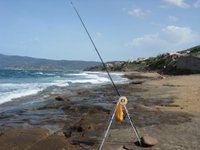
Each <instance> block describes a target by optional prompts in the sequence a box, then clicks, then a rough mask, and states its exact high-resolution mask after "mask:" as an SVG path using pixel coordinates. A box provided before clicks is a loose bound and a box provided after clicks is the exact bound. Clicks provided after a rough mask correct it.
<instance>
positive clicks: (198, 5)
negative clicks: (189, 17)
mask: <svg viewBox="0 0 200 150" xmlns="http://www.w3.org/2000/svg"><path fill="white" fill-rule="evenodd" d="M194 7H196V8H199V7H200V0H197V1H196V2H195V3H194Z"/></svg>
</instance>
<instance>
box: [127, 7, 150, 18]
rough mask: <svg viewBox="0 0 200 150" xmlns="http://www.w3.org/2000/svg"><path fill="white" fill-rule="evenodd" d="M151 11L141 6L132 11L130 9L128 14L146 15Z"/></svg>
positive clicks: (135, 15)
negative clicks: (144, 9)
mask: <svg viewBox="0 0 200 150" xmlns="http://www.w3.org/2000/svg"><path fill="white" fill-rule="evenodd" d="M149 12H150V11H143V10H142V9H141V8H134V9H132V10H130V11H128V14H129V15H131V16H134V17H144V16H146V15H147V14H148V13H149Z"/></svg>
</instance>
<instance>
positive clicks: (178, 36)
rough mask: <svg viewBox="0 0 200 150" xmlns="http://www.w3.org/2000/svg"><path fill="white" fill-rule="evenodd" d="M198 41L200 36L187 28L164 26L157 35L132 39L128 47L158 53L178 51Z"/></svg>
mask: <svg viewBox="0 0 200 150" xmlns="http://www.w3.org/2000/svg"><path fill="white" fill-rule="evenodd" d="M199 40H200V35H198V34H195V33H194V32H193V31H192V30H191V29H190V28H188V27H179V26H166V27H165V28H163V29H162V30H161V31H160V32H159V33H154V34H147V35H144V36H142V37H137V38H134V39H133V40H132V41H131V42H129V43H128V46H130V47H132V48H133V49H134V50H142V51H146V52H147V51H148V50H150V51H154V52H155V51H156V50H157V51H159V52H163V51H162V50H166V49H168V50H172V49H180V48H181V47H182V46H183V45H185V46H187V45H191V44H193V43H195V42H196V43H197V42H198V41H199Z"/></svg>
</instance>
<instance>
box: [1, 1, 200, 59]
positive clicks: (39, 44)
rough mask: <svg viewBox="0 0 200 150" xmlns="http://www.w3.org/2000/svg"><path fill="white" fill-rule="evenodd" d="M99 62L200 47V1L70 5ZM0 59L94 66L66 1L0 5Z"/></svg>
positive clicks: (87, 46) (87, 47)
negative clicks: (11, 57) (27, 58)
mask: <svg viewBox="0 0 200 150" xmlns="http://www.w3.org/2000/svg"><path fill="white" fill-rule="evenodd" d="M73 3H74V5H75V6H76V8H77V9H78V11H79V13H80V16H81V17H82V19H83V21H84V23H85V25H86V27H87V29H88V31H89V32H90V34H91V36H92V38H93V40H94V42H95V44H96V46H97V48H98V50H99V52H100V53H101V55H102V57H103V59H104V61H115V60H129V59H137V58H138V57H152V56H157V55H159V54H162V53H166V52H173V51H179V50H184V49H187V48H190V47H193V46H196V45H199V44H200V28H199V27H200V0H73ZM0 54H6V55H20V56H31V57H37V58H48V59H56V60H61V59H64V60H87V61H99V58H98V56H97V54H96V53H95V50H94V47H93V46H92V44H91V42H90V40H89V38H88V36H87V34H86V32H85V31H84V29H83V27H82V25H81V23H80V21H79V19H78V17H77V15H76V13H75V11H74V10H73V7H72V6H71V4H70V2H69V0H0Z"/></svg>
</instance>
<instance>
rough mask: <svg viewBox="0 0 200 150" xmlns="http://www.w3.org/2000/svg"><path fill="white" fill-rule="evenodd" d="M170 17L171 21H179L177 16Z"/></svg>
mask: <svg viewBox="0 0 200 150" xmlns="http://www.w3.org/2000/svg"><path fill="white" fill-rule="evenodd" d="M168 19H169V20H170V21H178V18H177V17H176V16H168Z"/></svg>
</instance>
